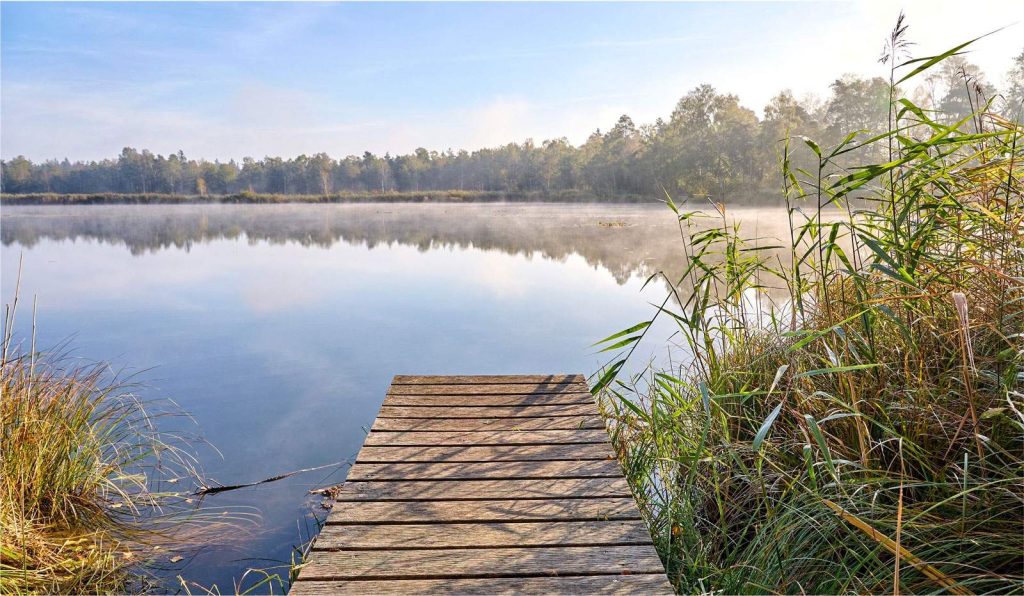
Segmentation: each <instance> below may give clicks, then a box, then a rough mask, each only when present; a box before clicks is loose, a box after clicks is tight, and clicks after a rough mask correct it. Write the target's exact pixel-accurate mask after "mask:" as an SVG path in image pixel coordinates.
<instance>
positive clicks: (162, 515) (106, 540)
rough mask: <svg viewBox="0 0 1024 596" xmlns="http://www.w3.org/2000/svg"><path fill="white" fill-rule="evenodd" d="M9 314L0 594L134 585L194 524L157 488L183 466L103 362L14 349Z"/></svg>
mask: <svg viewBox="0 0 1024 596" xmlns="http://www.w3.org/2000/svg"><path fill="white" fill-rule="evenodd" d="M16 308H17V298H15V300H14V302H13V303H12V305H11V308H10V309H9V310H8V311H7V313H6V314H7V316H6V319H5V321H4V330H3V337H2V348H0V393H2V399H0V528H2V532H0V592H2V593H5V594H8V593H10V594H21V593H65V594H66V593H115V592H122V591H124V590H125V589H126V588H128V587H129V586H134V587H135V588H139V587H141V585H142V584H140V583H138V580H139V578H140V577H144V575H140V574H139V573H137V571H138V570H140V569H141V568H142V566H143V565H144V564H145V563H146V561H147V559H150V558H151V556H152V552H153V550H154V549H157V550H158V549H159V543H160V541H161V539H163V538H169V537H172V536H173V537H176V538H181V534H180V532H179V531H180V530H182V529H183V528H187V527H188V525H189V524H188V523H186V522H190V521H196V520H195V519H193V518H187V517H175V516H174V515H173V513H174V512H175V511H178V512H180V510H178V509H176V507H177V505H181V504H182V503H183V501H184V499H185V497H184V496H183V494H182V493H180V492H171V491H168V490H167V489H168V488H169V487H174V486H177V485H178V484H177V483H178V481H179V480H186V479H188V478H190V477H194V474H193V469H192V463H193V460H192V459H191V457H190V456H189V455H188V454H187V453H186V452H184V451H182V450H181V449H179V448H177V447H176V446H175V445H174V443H173V442H169V439H168V435H166V434H164V435H161V434H160V433H158V432H157V422H158V421H157V418H159V417H160V416H161V415H162V414H160V413H159V412H157V411H154V410H152V409H151V408H153V406H154V404H152V403H143V402H142V401H140V400H139V399H137V398H136V397H135V396H134V395H133V394H132V393H131V392H130V389H131V387H130V386H128V385H125V384H123V383H120V382H118V380H117V379H116V378H114V377H112V375H111V374H110V372H109V371H108V370H107V368H106V367H104V366H103V365H85V366H82V365H77V364H75V361H74V360H72V359H70V358H68V357H67V356H66V355H62V354H61V352H60V350H57V351H54V352H51V353H48V354H42V353H38V352H37V351H36V348H35V345H34V338H33V341H32V345H30V346H29V347H28V349H25V348H24V347H23V346H21V345H20V344H17V343H15V341H14V321H13V320H14V314H15V312H14V311H15V310H16ZM182 488H184V487H182ZM205 524H206V522H204V525H205ZM175 532H178V533H175ZM162 552H164V553H166V552H167V551H166V549H165V550H164V551H162ZM130 582H134V583H130Z"/></svg>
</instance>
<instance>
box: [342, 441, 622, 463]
mask: <svg viewBox="0 0 1024 596" xmlns="http://www.w3.org/2000/svg"><path fill="white" fill-rule="evenodd" d="M614 457H615V454H614V453H612V450H611V447H610V446H609V445H607V444H601V443H579V444H573V445H485V446H475V445H473V446H458V445H456V446H448V447H375V446H372V445H368V446H365V447H363V449H362V451H360V452H359V457H358V460H357V462H356V463H357V464H362V463H364V462H365V463H388V462H408V463H422V462H474V461H481V462H485V461H507V462H514V461H550V460H573V461H578V460H591V459H614Z"/></svg>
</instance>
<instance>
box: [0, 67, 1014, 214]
mask: <svg viewBox="0 0 1024 596" xmlns="http://www.w3.org/2000/svg"><path fill="white" fill-rule="evenodd" d="M1007 81H1008V83H1007V86H1006V88H1005V89H1002V90H997V89H995V88H994V87H993V86H992V85H991V84H990V83H989V82H988V81H987V79H986V76H985V74H984V73H983V72H982V71H981V70H980V69H979V68H978V67H977V66H975V65H973V64H971V63H970V62H968V61H967V59H966V58H964V57H963V56H955V57H953V58H952V59H950V60H947V61H946V62H945V63H944V65H943V67H942V69H941V70H940V71H939V72H937V73H936V74H935V75H933V76H931V77H930V78H928V79H927V81H926V84H925V85H924V86H921V87H918V88H916V89H915V90H913V92H912V95H913V99H914V101H915V103H917V104H918V105H925V106H929V107H931V108H934V109H935V110H937V111H938V112H941V113H943V114H944V117H945V118H948V119H950V120H952V121H956V120H958V119H960V118H964V117H967V116H968V115H970V114H971V113H973V112H974V111H976V110H977V109H978V108H979V107H980V106H978V105H977V98H979V97H981V98H982V99H983V100H985V99H989V100H991V101H992V102H993V103H994V105H995V107H996V109H998V110H1000V111H1001V112H1002V113H1003V114H1004V115H1005V116H1007V117H1009V118H1013V119H1016V120H1019V119H1020V118H1021V106H1022V102H1024V51H1022V52H1021V53H1020V55H1018V56H1017V57H1016V58H1014V61H1013V67H1012V69H1011V71H1010V72H1009V73H1008V75H1007ZM891 91H893V90H892V88H891V87H890V83H889V81H887V80H885V79H883V78H879V77H876V78H861V77H857V76H852V75H846V76H843V77H841V78H838V79H836V80H835V81H834V82H833V83H832V84H831V85H830V89H829V94H828V96H827V97H826V98H824V99H818V98H815V97H808V98H802V99H798V98H796V97H794V95H793V94H792V93H791V92H790V91H782V92H780V93H778V94H777V95H776V96H775V97H773V98H772V99H771V101H770V102H769V103H768V105H767V106H765V108H764V115H763V117H761V118H759V117H758V116H757V114H756V113H755V112H754V111H753V110H751V109H749V108H747V107H745V106H743V105H742V104H741V103H740V100H739V98H738V97H737V96H736V95H733V94H729V93H721V92H719V91H718V90H716V89H715V88H713V87H712V86H710V85H700V86H699V87H696V88H695V89H693V90H691V91H690V92H689V93H687V94H686V95H685V96H683V97H682V98H681V99H680V100H679V102H678V103H677V104H676V107H675V109H674V110H673V111H672V113H671V115H670V116H669V117H668V119H662V118H659V119H657V120H656V121H655V122H653V123H650V124H644V125H639V126H638V125H637V124H635V123H634V122H633V120H632V119H631V118H630V117H629V116H626V115H623V116H622V117H620V118H619V119H618V121H617V122H616V123H615V124H614V126H612V127H611V128H610V129H608V130H606V131H604V132H602V131H601V130H596V131H595V132H594V133H592V134H591V135H590V136H589V137H588V138H587V139H586V141H585V142H583V143H582V144H581V145H579V146H574V145H573V144H571V143H570V142H569V141H568V140H567V139H565V138H558V139H551V140H546V141H544V142H542V143H540V144H536V143H534V141H533V140H526V141H524V142H521V143H508V144H507V145H504V146H501V147H494V148H485V149H479V150H476V151H472V152H470V151H465V150H461V151H457V152H456V151H452V150H451V149H448V150H447V151H428V150H427V149H423V148H419V149H416V151H414V152H413V153H410V154H407V155H396V156H392V155H390V154H385V155H383V156H378V155H374V154H373V153H370V152H368V151H367V152H365V153H363V155H361V156H356V155H351V156H348V157H345V158H342V159H334V158H332V157H330V156H328V155H327V154H326V153H318V154H316V155H312V156H309V155H300V156H298V157H295V158H292V159H284V158H281V157H264V158H263V159H254V158H251V157H247V158H245V159H243V160H242V161H241V163H239V162H237V161H235V160H231V161H226V162H222V161H216V160H215V161H207V160H203V159H198V160H197V159H190V158H188V157H186V156H185V154H184V153H183V152H181V151H179V152H178V153H176V154H170V155H167V156H164V155H157V154H154V153H152V152H150V151H149V150H146V149H143V150H141V151H139V150H136V149H133V148H130V147H126V148H125V149H124V150H123V151H122V152H121V154H120V155H118V156H117V157H116V158H113V159H104V160H101V161H89V162H84V161H75V162H71V161H69V160H68V159H66V158H65V159H64V160H63V161H58V160H55V159H54V160H47V161H44V162H41V163H34V162H32V161H30V160H28V159H26V158H24V157H22V156H19V157H15V158H13V159H10V160H4V161H0V166H2V178H0V190H2V191H3V192H5V193H14V194H20V193H60V194H90V193H132V194H138V193H143V194H147V193H161V194H176V195H201V196H208V195H226V194H235V193H244V192H249V193H257V194H280V195H296V194H298V195H330V194H335V193H345V192H357V193H376V192H379V193H389V192H420V191H423V192H427V191H446V190H462V191H487V192H508V193H540V194H548V195H553V194H556V193H559V192H564V191H582V192H586V193H588V194H590V195H592V196H593V197H595V198H615V197H623V196H657V195H660V194H661V193H662V192H663V190H664V191H668V192H670V193H673V194H678V195H685V196H711V197H715V198H716V199H719V200H726V201H736V200H742V199H744V198H748V199H749V198H750V197H751V195H756V194H757V193H758V192H761V191H764V189H774V188H775V187H776V186H777V181H776V180H775V179H774V178H775V177H776V176H777V175H776V172H777V163H778V151H779V145H780V142H781V140H782V139H784V138H787V137H789V136H793V135H805V136H808V137H812V138H815V139H823V140H825V141H826V142H838V141H840V140H841V139H842V137H843V136H845V135H846V133H847V131H853V130H861V131H866V132H867V133H871V132H878V131H883V130H888V128H887V124H888V123H887V121H888V118H889V116H890V114H889V95H890V92H891ZM896 92H898V93H902V90H896ZM856 157H857V156H855V155H851V156H850V159H855V158H856ZM860 157H864V156H860Z"/></svg>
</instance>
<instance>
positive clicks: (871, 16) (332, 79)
mask: <svg viewBox="0 0 1024 596" xmlns="http://www.w3.org/2000/svg"><path fill="white" fill-rule="evenodd" d="M965 6H966V7H969V9H970V14H969V15H968V14H965ZM901 8H902V9H904V10H905V12H906V14H907V22H908V23H909V25H910V29H909V32H908V34H909V37H910V39H911V41H914V42H915V43H916V45H915V46H914V47H913V51H914V53H915V55H918V56H924V55H931V54H935V53H940V52H942V51H945V50H947V49H949V48H950V47H952V46H954V45H956V44H957V43H960V42H962V41H966V40H968V39H970V38H973V37H977V36H979V35H983V34H985V33H989V32H991V31H994V30H996V29H999V28H1001V27H1005V29H1003V30H1002V31H1000V32H998V33H995V34H993V35H991V36H989V37H986V38H985V39H983V40H981V41H979V42H977V44H975V46H974V48H975V49H973V50H972V51H971V53H970V55H969V56H968V59H969V60H970V61H972V62H974V63H976V64H978V65H979V66H981V68H982V69H983V70H984V71H985V72H986V74H987V75H988V78H989V80H991V81H992V82H994V83H995V84H996V85H997V86H999V85H1000V84H1001V83H1002V82H1003V80H1004V75H1005V73H1006V72H1007V71H1008V70H1009V68H1010V65H1011V60H1012V58H1013V56H1015V55H1017V54H1019V53H1020V52H1021V50H1022V49H1024V1H1019V0H1012V1H1011V0H1006V1H1002V0H991V1H990V0H972V1H971V2H969V3H963V2H947V1H943V0H932V1H927V2H926V1H919V0H908V1H906V2H902V3H900V2H893V1H858V2H843V1H832V2H684V3H543V4H541V3H349V2H346V3H327V2H317V3H220V2H218V3H200V2H195V3H80V2H75V3H18V2H7V1H5V2H2V3H0V69H2V70H0V156H2V157H3V158H4V159H10V158H11V157H14V156H17V155H25V156H26V157H29V158H30V159H33V160H36V161H39V160H44V159H50V158H56V159H63V158H69V159H71V160H94V159H102V158H108V157H114V156H116V155H117V154H118V153H120V151H121V149H122V148H123V147H126V146H131V147H136V148H139V149H142V148H147V149H150V150H151V151H153V152H154V153H160V154H165V155H166V154H168V153H172V152H177V151H179V150H182V151H184V153H185V155H186V156H188V157H190V158H205V159H210V160H213V159H220V160H227V159H241V158H243V157H246V156H251V157H256V158H261V157H264V156H268V155H269V156H282V157H294V156H296V155H299V154H302V153H305V154H307V155H311V154H314V153H319V152H327V153H328V154H330V155H331V156H333V157H343V156H345V155H351V154H357V155H361V154H362V153H363V151H367V150H369V151H373V152H375V153H378V154H384V153H385V152H391V153H392V154H395V153H408V152H410V151H413V150H414V149H415V148H417V147H426V148H428V149H436V150H446V149H449V148H452V149H455V150H458V149H468V150H473V149H477V148H480V147H491V146H497V145H501V144H504V143H508V142H512V141H516V142H520V141H523V140H525V139H527V138H532V139H534V141H535V142H537V143H539V142H541V141H543V140H544V139H550V138H557V137H567V138H568V139H569V140H570V142H573V143H574V144H577V143H581V142H582V141H583V140H585V138H586V137H587V135H588V134H590V133H591V132H593V131H594V130H595V129H598V128H600V129H607V128H609V127H611V126H612V125H613V124H614V123H615V121H616V120H617V119H618V117H619V116H620V115H622V114H628V115H630V116H631V117H632V118H633V120H634V121H635V122H636V123H637V124H642V123H648V122H653V121H654V120H655V119H656V118H658V117H666V118H667V117H668V115H669V114H670V113H671V111H672V108H673V107H674V105H675V103H676V102H677V101H678V100H679V98H680V97H682V96H683V95H684V94H685V93H686V92H687V91H688V90H690V89H692V88H694V87H696V86H697V85H699V84H701V83H710V84H712V85H713V86H715V87H716V88H717V89H718V90H720V91H723V92H730V93H735V94H737V95H738V96H739V97H740V99H741V103H743V104H744V105H746V106H747V107H750V108H751V109H754V110H756V111H757V112H758V113H760V112H761V109H762V108H763V106H764V105H765V104H766V103H767V101H768V100H769V99H770V98H771V97H772V96H773V95H775V94H776V93H777V92H778V91H779V90H781V89H786V88H788V89H791V90H793V92H794V93H795V94H796V95H797V96H798V97H800V96H803V95H804V94H808V93H814V94H817V95H819V96H825V95H826V94H827V92H828V85H829V83H830V82H831V81H833V80H835V79H836V78H838V77H839V76H840V75H842V74H844V73H855V74H860V75H862V76H877V75H883V74H885V72H884V68H883V67H882V66H880V65H879V64H878V63H877V59H878V57H879V55H880V53H881V49H882V44H883V40H884V38H885V36H886V34H887V33H888V31H889V30H890V29H891V28H892V26H893V24H894V22H895V19H896V16H897V14H898V13H899V11H900V9H901Z"/></svg>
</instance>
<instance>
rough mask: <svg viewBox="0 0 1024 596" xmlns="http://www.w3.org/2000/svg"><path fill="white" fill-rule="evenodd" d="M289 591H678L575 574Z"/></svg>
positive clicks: (335, 584)
mask: <svg viewBox="0 0 1024 596" xmlns="http://www.w3.org/2000/svg"><path fill="white" fill-rule="evenodd" d="M304 579H305V578H303V577H302V576H300V577H299V581H296V582H295V583H293V584H292V586H291V591H290V592H289V594H298V595H305V594H309V595H315V594H367V595H369V594H373V595H377V594H396V595H399V594H400V595H403V596H406V595H414V594H467V595H479V596H486V595H489V594H495V595H505V594H537V595H541V594H565V595H569V594H571V595H574V596H575V595H577V594H580V595H582V594H594V595H602V596H603V595H619V594H644V595H648V594H649V595H651V596H655V595H657V596H669V595H672V594H675V592H674V591H673V590H672V586H671V584H669V583H668V580H667V579H666V578H665V575H664V574H660V573H659V574H642V575H576V576H569V577H502V578H486V579H397V580H396V579H392V580H383V581H381V580H377V581H372V580H371V581H358V580H357V581H304Z"/></svg>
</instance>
